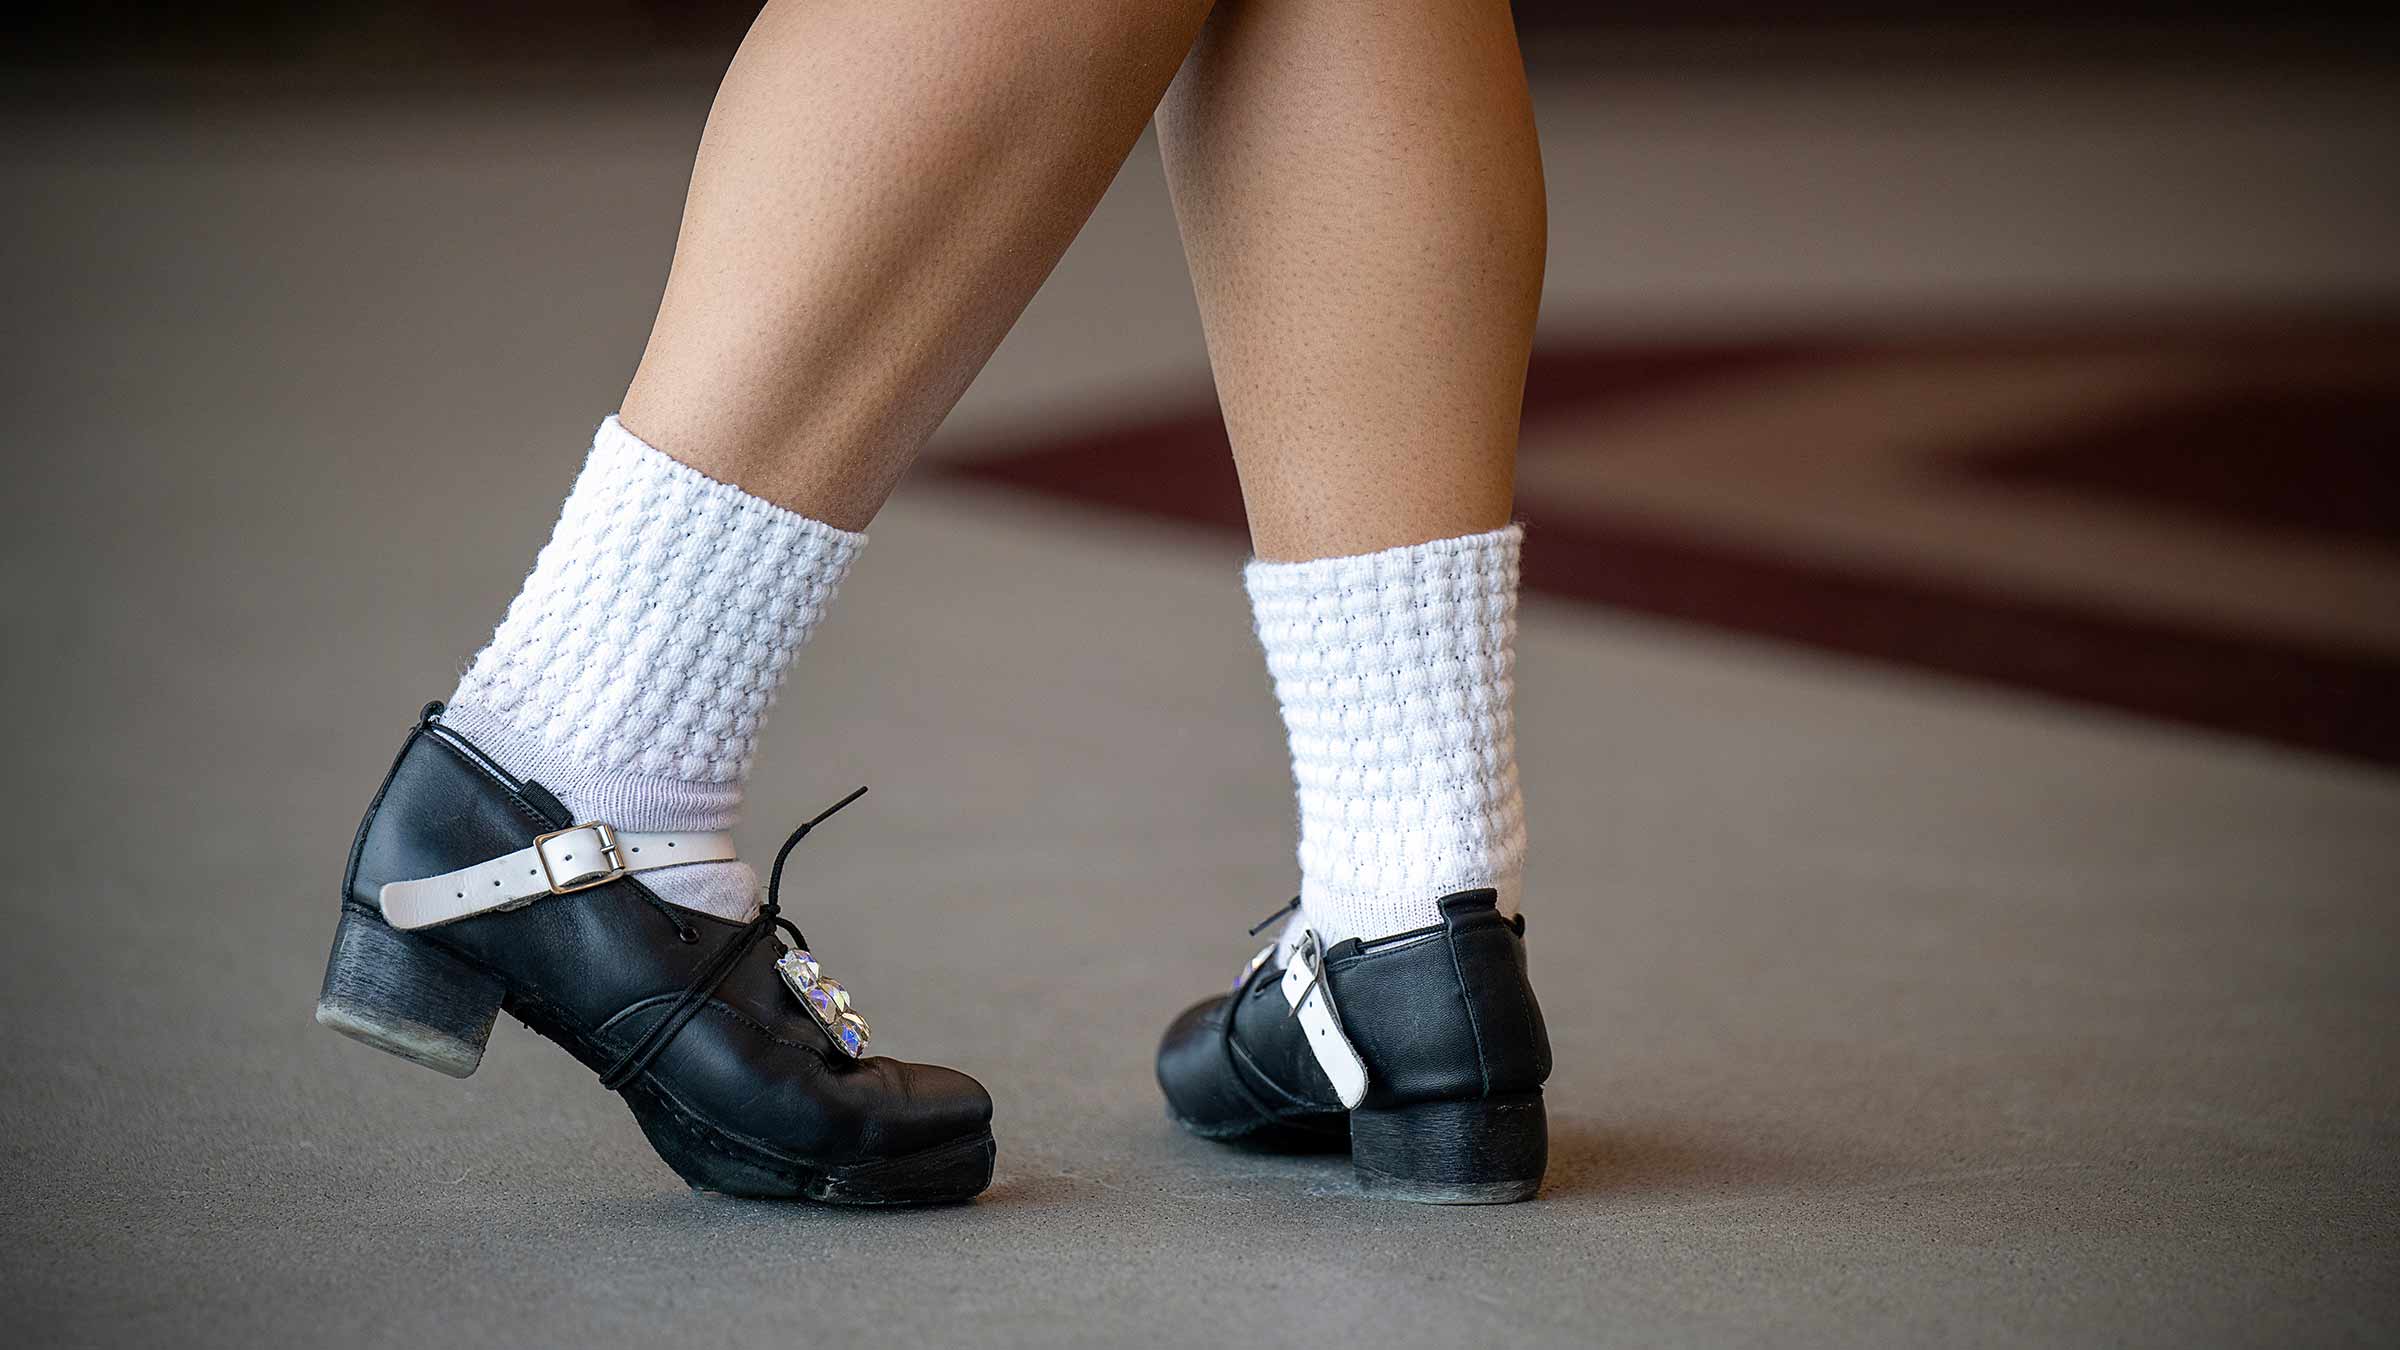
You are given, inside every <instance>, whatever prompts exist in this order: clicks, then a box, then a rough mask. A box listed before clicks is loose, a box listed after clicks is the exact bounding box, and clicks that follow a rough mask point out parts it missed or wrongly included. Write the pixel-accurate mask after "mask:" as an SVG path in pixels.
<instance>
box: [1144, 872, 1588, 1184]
mask: <svg viewBox="0 0 2400 1350" xmlns="http://www.w3.org/2000/svg"><path fill="white" fill-rule="evenodd" d="M1298 903H1299V902H1298V901H1294V902H1293V904H1294V905H1297V904H1298ZM1290 908H1291V907H1290V906H1286V908H1285V912H1287V913H1288V912H1289V910H1290ZM1441 911H1442V922H1441V923H1440V924H1438V925H1435V926H1433V927H1429V928H1420V929H1417V930H1415V931H1413V932H1407V933H1399V934H1395V935H1393V936H1391V937H1386V938H1377V939H1376V940H1374V941H1373V942H1365V943H1362V942H1360V941H1359V940H1357V939H1356V938H1353V939H1350V940H1349V941H1346V942H1341V943H1337V944H1336V945H1335V946H1334V947H1333V948H1332V949H1331V950H1329V951H1324V952H1320V951H1318V949H1317V944H1316V935H1315V934H1314V933H1309V934H1306V935H1304V936H1303V938H1302V940H1301V942H1300V944H1299V947H1298V949H1297V950H1296V951H1295V952H1293V954H1292V959H1291V961H1290V962H1289V964H1288V965H1286V966H1281V967H1279V966H1277V965H1276V964H1275V961H1274V957H1275V948H1274V947H1273V946H1272V945H1270V946H1269V947H1267V948H1266V949H1265V950H1263V951H1261V952H1260V953H1259V954H1258V955H1257V956H1254V957H1252V958H1251V960H1250V967H1249V969H1248V970H1247V971H1246V972H1244V974H1243V976H1242V978H1241V981H1240V982H1239V983H1238V984H1236V985H1235V986H1234V989H1233V992H1232V993H1231V994H1220V995H1218V996H1217V997H1215V998H1212V999H1208V1000H1205V1001H1203V1002H1201V1003H1197V1004H1194V1005H1193V1006H1192V1007H1190V1008H1188V1009H1186V1010H1185V1011H1184V1013H1183V1015H1182V1016H1180V1017H1178V1018H1176V1019H1175V1021H1174V1023H1173V1024H1172V1025H1170V1026H1169V1027H1168V1028H1167V1034H1166V1038H1165V1040H1164V1041H1162V1042H1161V1043H1160V1045H1159V1048H1158V1085H1159V1087H1160V1088H1162V1089H1164V1090H1165V1092H1166V1094H1167V1111H1168V1114H1169V1115H1170V1116H1171V1117H1173V1119H1174V1120H1175V1122H1176V1123H1177V1124H1179V1125H1181V1126H1182V1127H1183V1128H1185V1129H1187V1130H1189V1131H1191V1132H1192V1133H1193V1134H1196V1135H1199V1136H1201V1137H1202V1138H1204V1139H1216V1140H1223V1141H1227V1142H1235V1143H1240V1144H1243V1145H1246V1146H1249V1147H1253V1148H1265V1149H1278V1150H1295V1151H1296V1150H1312V1151H1313V1150H1319V1149H1327V1148H1339V1147H1340V1146H1341V1144H1342V1142H1343V1139H1344V1136H1345V1135H1346V1136H1347V1138H1348V1143H1349V1147H1350V1157H1351V1162H1352V1164H1353V1165H1354V1167H1355V1168H1356V1170H1357V1173H1358V1181H1359V1186H1360V1188H1361V1189H1362V1190H1364V1191H1366V1192H1367V1193H1369V1194H1371V1195H1380V1196H1384V1197H1387V1198H1390V1199H1397V1200H1414V1201H1418V1202H1421V1203H1426V1204H1449V1205H1481V1204H1503V1203H1506V1202H1509V1201H1513V1200H1526V1199H1530V1198H1532V1196H1533V1194H1534V1192H1535V1191H1537V1190H1539V1189H1540V1188H1541V1184H1542V1169H1543V1167H1544V1166H1545V1165H1546V1164H1547V1163H1548V1160H1549V1127H1548V1118H1547V1116H1546V1115H1545V1114H1544V1112H1543V1108H1542V1083H1543V1081H1544V1080H1546V1079H1548V1078H1549V1076H1550V1033H1549V1032H1548V1030H1547V1029H1546V1028H1545V1027H1544V1026H1543V1024H1542V1009H1541V1005H1540V1004H1538V1003H1536V1002H1535V1001H1534V997H1533V986H1532V985H1531V984H1530V983H1529V982H1527V980H1526V978H1525V920H1524V918H1523V916H1521V915H1520V916H1518V917H1516V918H1511V919H1503V918H1501V917H1500V912H1499V910H1498V908H1497V896H1496V895H1495V894H1494V893H1493V892H1491V891H1489V890H1475V891H1461V892H1459V893H1458V894H1456V895H1452V896H1448V897H1446V898H1444V899H1443V900H1442V902H1441ZM1268 922H1269V923H1272V922H1274V920H1273V919H1270V920H1269V921H1268ZM1265 926H1266V925H1265V924H1261V925H1260V927H1261V928H1264V927H1265ZM1252 931H1253V932H1254V933H1255V932H1256V931H1257V930H1256V929H1253V930H1252Z"/></svg>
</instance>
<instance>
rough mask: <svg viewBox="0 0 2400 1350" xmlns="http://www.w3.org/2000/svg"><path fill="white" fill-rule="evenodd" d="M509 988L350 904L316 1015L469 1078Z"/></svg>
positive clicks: (414, 1059) (327, 1023) (405, 1056)
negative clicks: (350, 907) (353, 907)
mask: <svg viewBox="0 0 2400 1350" xmlns="http://www.w3.org/2000/svg"><path fill="white" fill-rule="evenodd" d="M504 992H505V990H504V988H503V987H502V985H501V983H500V981H499V980H497V979H495V978H493V977H492V976H490V975H486V974H484V973H483V972H482V971H479V970H477V969H475V968H474V967H473V966H470V965H468V964H467V963H466V962H464V961H461V960H459V959H458V958H457V957H455V956H452V955H450V954H449V953H448V952H446V951H443V950H442V949H441V948H440V947H439V946H437V945H435V944H434V943H432V942H430V941H428V940H426V939H424V938H421V937H418V936H415V935H414V934H410V933H403V932H401V931H400V930H398V929H396V928H394V927H392V926H391V925H390V924H387V923H385V922H384V921H383V920H381V919H379V918H376V917H374V916H373V915H368V914H361V913H359V912H357V911H356V910H350V909H345V910H343V911H342V926H341V927H340V928H339V929H337V930H335V932H334V935H333V956H332V957H331V959H329V960H328V961H327V962H326V963H325V989H324V992H323V993H320V994H319V995H317V1022H318V1024H319V1025H322V1026H328V1027H331V1028H333V1029H334V1030H335V1031H338V1032H340V1033H342V1034H343V1035H345V1036H348V1037H351V1038H353V1039H355V1040H361V1041H365V1042H366V1043H367V1044H369V1045H371V1046H374V1047H375V1048H376V1049H378V1050H386V1051H389V1052H391V1053H392V1054H395V1055H398V1056H399V1057H400V1058H402V1059H405V1060H409V1061H411V1062H413V1063H417V1064H422V1065H424V1066H425V1067H426V1068H428V1069H437V1070H439V1071H441V1072H443V1073H446V1074H448V1075H450V1076H451V1077H453V1078H464V1077H466V1076H467V1075H469V1074H471V1073H473V1072H475V1066H476V1065H477V1064H480V1063H482V1062H483V1047H484V1043H485V1042H487V1041H489V1040H490V1039H491V1036H492V1021H493V1019H495V1018H497V1017H498V1016H499V1015H500V1000H501V997H502V995H503V993H504Z"/></svg>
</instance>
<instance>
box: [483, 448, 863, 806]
mask: <svg viewBox="0 0 2400 1350" xmlns="http://www.w3.org/2000/svg"><path fill="white" fill-rule="evenodd" d="M865 542H866V536H864V535H861V534H853V533H851V532H849V531H847V530H840V529H836V528H834V527H833V526H830V525H827V524H825V523H823V522H821V521H815V520H811V519H809V518H808V517H806V516H803V515H800V514H798V513H797V512H793V511H787V510H785V509H783V508H782V507H779V506H776V505H774V504H772V503H770V502H766V501H762V500H760V499H759V498H757V497H753V496H751V495H750V494H748V493H746V492H743V491H742V490H741V489H739V488H737V487H734V486H732V485H731V484H727V483H720V482H717V481H716V480H714V479H712V478H709V477H708V476H706V475H705V474H702V473H701V472H699V471H698V470H696V469H693V468H691V467H690V466H688V465H685V464H681V463H678V462H677V461H675V460H673V459H671V458H669V457H668V456H666V455H665V454H663V453H661V452H660V451H658V450H657V449H655V448H653V447H651V446H650V445H647V444H645V443H644V442H643V441H642V440H641V439H640V438H639V437H637V436H635V435H634V434H633V433H632V432H629V431H627V430H626V429H625V428H624V426H623V425H622V424H620V423H619V422H618V420H617V419H616V418H614V417H611V418H609V419H608V420H607V421H606V422H605V423H603V424H602V425H601V427H600V429H599V432H598V433H597V435H596V436H595V437H594V439H593V442H592V453H591V458H590V459H589V460H587V461H586V462H585V464H584V468H583V472H582V474H581V475H580V476H578V477H577V479H576V480H575V488H574V491H573V492H571V493H570V494H569V495H568V497H567V501H566V505H565V507H564V508H563V509H562V510H561V512H560V514H559V519H558V526H557V528H556V529H555V530H554V531H553V532H552V534H551V536H550V542H549V543H548V544H547V545H545V546H544V547H543V549H542V551H541V555H540V557H539V558H537V559H536V561H535V563H534V568H533V573H532V575H531V576H529V577H527V578H526V581H525V587H524V589H523V590H522V591H520V592H519V593H518V595H517V598H516V600H515V601H514V602H513V603H512V604H510V606H509V608H508V615H507V617H506V618H504V619H503V620H502V621H501V623H500V627H499V629H498V631H496V632H495V633H494V634H493V636H492V641H491V643H490V645H488V646H486V647H485V648H484V649H483V650H482V651H481V652H479V653H477V654H476V656H475V659H474V661H473V662H472V663H471V664H470V665H469V666H468V668H467V671H466V673H465V675H464V676H462V677H461V678H460V680H459V685H458V692H457V693H456V694H455V695H454V696H453V698H452V700H451V702H452V704H453V705H454V712H453V713H452V714H451V715H450V718H449V720H452V721H454V722H455V723H457V724H458V725H459V726H460V728H461V730H462V731H467V732H468V734H469V735H475V734H477V732H481V734H482V735H483V736H484V737H489V738H492V739H496V740H502V741H505V742H508V743H509V744H511V745H512V746H514V747H515V748H516V751H517V753H518V754H519V755H521V756H523V758H522V759H521V760H519V761H516V762H514V763H512V764H511V767H512V768H518V769H519V771H521V772H532V771H533V766H534V765H537V764H547V765H553V766H558V767H560V768H566V767H572V769H573V770H574V771H575V777H576V778H578V779H579V780H580V781H582V782H583V783H584V784H585V793H586V800H584V801H580V802H578V803H577V805H578V806H579V808H580V809H584V810H591V811H595V812H597V811H598V810H599V809H600V808H601V803H598V802H595V801H591V800H589V796H590V795H591V792H592V790H593V788H594V787H595V786H598V785H599V782H600V780H621V781H619V782H618V783H616V784H615V785H613V787H612V789H611V790H612V792H613V791H621V792H622V793H624V794H626V795H627V796H628V797H629V798H630V799H631V802H632V804H637V805H638V804H639V803H641V802H642V801H645V800H649V799H651V798H654V797H661V798H681V797H688V796H693V795H697V796H699V797H702V798H710V797H716V796H720V795H721V796H722V797H723V798H724V799H725V801H726V802H727V803H730V802H732V801H735V800H738V798H739V795H740V783H741V780H742V779H743V778H745V777H746V776H747V775H748V774H749V771H750V761H751V757H752V755H753V754H754V753H755V749H756V744H757V737H758V731H759V728H760V726H761V724H762V723H763V722H764V721H765V719H766V714H767V709H768V708H769V707H771V706H772V705H773V703H774V701H775V691H776V687H777V686H778V685H779V684H781V682H782V680H783V673H784V670H785V668H786V667H787V666H788V665H790V663H791V660H792V656H793V654H794V653H795V652H797V651H798V650H799V649H800V646H801V644H802V643H804V642H806V641H807V640H808V635H809V633H810V631H811V630H813V629H814V628H815V627H816V625H817V622H818V621H819V620H820V619H821V618H822V617H823V615H824V612H825V608H826V606H827V604H828V603H830V602H831V600H832V599H833V595H834V591H835V590H836V589H837V588H838V587H839V586H840V585H841V582H842V578H843V577H844V576H845V575H846V574H847V573H848V571H849V569H850V565H851V562H852V560H853V559H855V558H856V556H857V554H858V551H859V549H860V547H861V546H862V545H864V544H865ZM470 728H472V729H470ZM535 776H537V777H538V776H539V774H538V773H537V774H536V775H535ZM645 783H650V784H653V785H655V786H654V787H652V788H650V789H647V790H646V789H645V787H644V784H645ZM695 787H697V788H698V789H699V791H698V792H697V793H695V791H694V789H695ZM711 787H718V788H721V792H711V791H709V790H708V789H709V788H711ZM625 815H626V818H627V819H636V818H638V819H641V820H643V821H645V822H647V823H648V827H650V828H674V826H672V825H669V824H666V823H665V821H664V820H663V819H662V818H661V816H660V815H659V814H657V813H655V812H653V811H646V810H645V811H632V812H627V813H625Z"/></svg>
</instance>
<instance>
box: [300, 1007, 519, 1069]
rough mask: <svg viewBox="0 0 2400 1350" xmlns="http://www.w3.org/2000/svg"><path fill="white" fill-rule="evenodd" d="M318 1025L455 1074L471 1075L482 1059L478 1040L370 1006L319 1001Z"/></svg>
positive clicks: (389, 1052) (400, 1056) (413, 1062)
mask: <svg viewBox="0 0 2400 1350" xmlns="http://www.w3.org/2000/svg"><path fill="white" fill-rule="evenodd" d="M317 1025H318V1026H321V1027H325V1028H328V1029H330V1030H333V1031H338V1032H340V1033H341V1034H343V1035H344V1036H347V1037H349V1038H350V1039H352V1040H354V1041H357V1042H359V1043H360V1044H362V1045H371V1046H373V1047H375V1048H376V1049H378V1050H381V1051H383V1052H384V1053H385V1054H387V1055H396V1056H398V1057H399V1058H401V1059H405V1060H407V1061H408V1062H409V1063H411V1064H421V1065H423V1066H425V1067H426V1068H428V1069H431V1070H433V1071H434V1072H435V1073H441V1074H448V1075H449V1076H450V1077H452V1078H472V1077H473V1076H474V1075H475V1070H476V1067H477V1066H479V1065H481V1064H482V1063H483V1046H481V1045H479V1044H474V1043H471V1042H467V1041H462V1040H460V1039H458V1038H457V1037H455V1036H448V1035H444V1034H443V1033H441V1032H439V1031H436V1030H435V1029H433V1028H432V1027H428V1026H423V1025H420V1024H417V1023H414V1022H405V1021H396V1020H393V1019H390V1018H385V1017H378V1016H376V1015H375V1014H374V1013H373V1012H372V1011H371V1010H369V1009H364V1008H359V1007H356V1006H354V1005H349V1004H343V1003H337V1002H331V1001H320V1002H319V1003H318V1004H317Z"/></svg>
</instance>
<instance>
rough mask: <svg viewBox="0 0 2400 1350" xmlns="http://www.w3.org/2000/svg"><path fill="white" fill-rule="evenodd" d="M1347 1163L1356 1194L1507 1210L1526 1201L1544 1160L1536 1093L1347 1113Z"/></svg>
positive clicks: (1543, 1120)
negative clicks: (1353, 1174) (1355, 1179)
mask: <svg viewBox="0 0 2400 1350" xmlns="http://www.w3.org/2000/svg"><path fill="white" fill-rule="evenodd" d="M1350 1157H1351V1161H1352V1162H1353V1163H1355V1164H1356V1165H1357V1168H1358V1185H1359V1189H1360V1190H1362V1191H1364V1192H1366V1193H1367V1194H1369V1195H1373V1196H1378V1197H1381V1198H1383V1199H1387V1200H1410V1201H1414V1202H1416V1203H1418V1204H1424V1205H1505V1204H1508V1203H1510V1202H1511V1201H1516V1200H1530V1199H1532V1198H1533V1193H1534V1192H1535V1191H1538V1190H1540V1189H1541V1186H1542V1169H1543V1168H1544V1167H1546V1166H1547V1165H1548V1164H1549V1161H1550V1126H1549V1117H1548V1115H1547V1113H1545V1112H1544V1110H1543V1108H1542V1094H1541V1093H1539V1092H1520V1093H1513V1094H1510V1095H1508V1096H1501V1097H1487V1098H1483V1099H1480V1100H1477V1101H1465V1102H1423V1103H1420V1104H1418V1105H1415V1106H1401V1107H1393V1108H1391V1109H1388V1110H1375V1109H1372V1108H1367V1107H1361V1108H1359V1109H1358V1110H1355V1111H1352V1112H1351V1113H1350Z"/></svg>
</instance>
